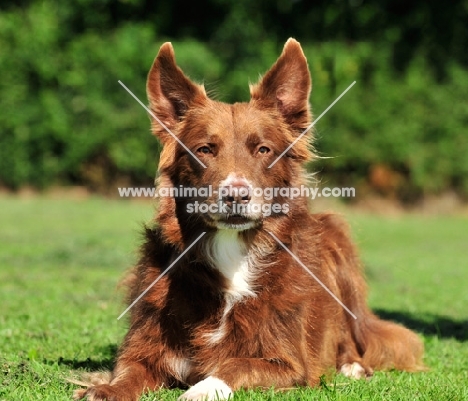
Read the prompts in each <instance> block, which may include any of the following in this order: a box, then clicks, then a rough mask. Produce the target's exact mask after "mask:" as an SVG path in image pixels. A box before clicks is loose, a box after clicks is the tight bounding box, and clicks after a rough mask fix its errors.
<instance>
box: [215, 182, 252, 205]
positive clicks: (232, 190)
mask: <svg viewBox="0 0 468 401" xmlns="http://www.w3.org/2000/svg"><path fill="white" fill-rule="evenodd" d="M220 198H221V199H222V201H223V202H224V203H225V204H226V205H228V206H232V205H233V204H234V203H236V204H242V205H245V204H247V203H249V202H250V199H251V188H250V186H249V185H248V183H247V182H246V181H244V180H238V181H235V182H232V183H230V184H229V185H225V186H222V187H221V188H220Z"/></svg>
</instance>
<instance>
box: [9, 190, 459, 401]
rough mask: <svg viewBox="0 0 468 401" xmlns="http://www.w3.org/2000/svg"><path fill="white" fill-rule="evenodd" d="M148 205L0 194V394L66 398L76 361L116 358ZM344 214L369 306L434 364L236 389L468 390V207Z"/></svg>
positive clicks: (443, 395) (423, 394)
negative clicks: (417, 340) (123, 287)
mask: <svg viewBox="0 0 468 401" xmlns="http://www.w3.org/2000/svg"><path fill="white" fill-rule="evenodd" d="M152 211H153V206H152V205H151V204H150V203H144V202H124V201H116V200H105V199H89V200H72V199H52V198H41V197H40V198H31V199H20V198H13V197H2V198H0V294H1V306H0V400H2V401H3V400H13V401H17V400H54V401H55V400H69V399H70V395H71V393H72V391H73V388H75V386H74V385H71V384H69V383H67V382H66V381H65V378H67V377H70V376H71V375H72V374H73V373H72V372H73V371H76V370H94V369H99V368H109V367H110V366H111V365H112V358H113V355H114V353H115V350H116V347H117V345H118V344H119V343H120V340H121V339H122V337H123V335H124V334H125V330H126V323H125V322H124V320H125V319H123V320H122V321H118V320H117V319H116V318H117V316H118V315H119V314H120V312H122V311H123V308H124V305H123V304H122V302H121V294H120V293H119V291H118V290H117V289H116V286H117V284H118V281H119V279H120V278H121V277H122V274H123V272H124V271H125V270H126V269H127V268H128V267H129V266H131V264H132V261H134V260H135V250H136V249H137V245H138V241H139V230H140V227H141V225H142V223H143V222H145V221H148V220H149V219H151V216H152ZM347 215H348V217H349V220H350V222H351V226H352V229H353V234H354V236H355V238H356V239H357V242H358V244H359V247H360V248H361V251H362V255H363V260H364V262H365V265H366V271H367V275H368V278H369V287H370V291H369V292H370V294H369V295H370V303H371V305H372V307H373V308H374V310H376V311H377V312H378V313H379V314H381V315H382V316H385V317H388V318H392V319H395V320H397V321H400V322H402V323H404V324H406V325H407V326H408V327H410V328H412V329H415V330H417V331H418V332H419V333H420V334H421V335H422V336H423V338H424V341H425V345H426V358H425V361H426V364H427V365H428V366H429V368H430V369H431V370H430V371H429V372H426V373H418V374H408V373H401V372H385V373H382V372H378V373H376V374H375V375H374V377H373V378H372V379H371V380H370V381H350V380H347V379H345V378H343V377H341V376H336V377H335V379H334V380H332V381H331V382H329V383H327V384H326V385H324V386H322V387H321V388H319V389H297V390H292V391H290V392H286V393H281V394H280V393H274V392H273V391H271V390H270V391H266V392H260V391H255V392H253V391H249V392H242V393H239V394H238V395H236V399H238V400H272V399H275V400H291V401H292V400H311V399H314V400H467V399H468V389H467V388H468V386H467V382H468V308H467V305H468V289H467V283H468V269H467V256H466V255H467V248H468V217H467V216H438V217H423V216H417V215H404V216H401V217H396V218H395V217H393V218H389V217H382V216H375V215H374V216H371V215H366V214H358V213H352V212H348V213H347ZM180 394H181V391H177V390H174V391H164V392H160V393H158V394H157V395H155V394H152V395H148V396H146V397H144V398H143V399H144V400H154V399H158V400H176V398H177V396H178V395H180Z"/></svg>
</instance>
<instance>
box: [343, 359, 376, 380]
mask: <svg viewBox="0 0 468 401" xmlns="http://www.w3.org/2000/svg"><path fill="white" fill-rule="evenodd" d="M340 372H341V373H342V374H343V375H345V376H346V377H351V378H352V379H363V378H365V377H368V376H372V372H370V371H367V370H366V369H365V368H364V367H363V366H361V364H359V363H358V362H353V363H345V364H344V365H343V366H342V367H341V370H340Z"/></svg>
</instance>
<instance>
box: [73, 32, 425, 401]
mask: <svg viewBox="0 0 468 401" xmlns="http://www.w3.org/2000/svg"><path fill="white" fill-rule="evenodd" d="M147 90H148V97H149V100H150V107H151V109H152V110H153V112H154V113H156V115H157V116H158V117H159V118H160V119H161V121H163V122H164V124H165V125H166V126H167V127H168V128H169V129H170V130H171V131H172V132H174V134H175V135H177V136H178V137H179V138H180V140H181V141H182V142H183V143H184V144H186V146H187V147H189V149H191V151H192V152H193V153H194V154H195V155H196V156H197V157H198V158H199V159H200V160H201V161H202V162H203V163H204V164H205V165H206V167H207V168H206V169H203V168H202V167H201V166H200V164H199V163H198V162H197V161H196V160H195V159H194V158H193V157H192V155H191V154H189V153H188V152H187V151H186V150H185V149H184V148H183V147H181V146H180V145H179V144H177V142H176V141H174V140H173V138H171V137H170V135H169V134H168V133H167V131H166V130H165V129H163V128H162V127H161V126H160V125H159V123H158V122H156V121H153V125H152V126H153V132H154V134H155V135H156V136H157V137H158V138H159V139H160V140H161V141H162V142H163V144H164V148H163V151H162V154H161V158H160V166H159V173H160V177H159V180H158V185H159V187H160V188H162V187H171V186H175V187H178V186H179V185H183V186H191V187H197V188H201V187H205V186H207V185H214V186H216V185H224V186H226V185H233V186H238V187H246V188H247V187H250V186H256V187H260V188H272V187H281V188H282V187H300V185H302V184H304V185H307V174H306V172H305V168H304V164H305V163H306V162H308V161H310V160H311V159H312V158H313V154H312V152H311V150H310V148H309V147H308V141H310V140H311V138H310V136H311V135H312V134H309V138H306V137H304V138H301V139H300V140H299V141H298V142H297V143H296V144H295V146H294V147H293V148H291V150H290V151H289V152H288V153H287V154H286V155H285V156H284V157H282V158H281V159H279V160H278V162H277V163H276V164H275V165H274V167H272V168H271V169H269V168H268V166H269V165H270V164H271V163H272V162H273V160H275V159H276V157H277V156H278V155H279V154H280V153H281V152H282V151H283V150H284V149H285V148H286V147H287V146H288V145H289V144H290V143H292V142H293V141H294V140H295V138H297V136H298V135H299V134H300V133H301V132H302V131H303V129H304V128H306V127H307V126H308V125H309V124H310V122H311V120H312V115H311V112H310V107H309V103H308V98H309V94H310V90H311V80H310V75H309V71H308V67H307V62H306V59H305V57H304V54H303V53H302V50H301V47H300V45H299V43H298V42H296V41H295V40H293V39H290V40H289V41H288V42H287V43H286V45H285V48H284V50H283V53H282V54H281V56H280V57H279V59H278V61H277V62H276V63H275V64H274V65H273V67H272V68H271V69H270V70H269V71H268V72H267V73H266V74H265V76H264V77H263V78H262V79H261V80H260V82H259V83H258V84H256V85H253V86H251V94H252V98H251V101H250V102H249V103H236V104H234V105H227V104H224V103H220V102H216V101H213V100H211V99H209V98H208V97H207V96H206V94H205V91H204V89H203V87H201V86H199V85H197V84H194V83H193V82H192V81H190V80H189V79H188V78H187V77H186V76H185V75H184V74H183V72H182V70H180V68H179V67H177V65H176V63H175V56H174V51H173V49H172V46H171V45H170V44H167V43H166V44H164V45H163V46H162V47H161V49H160V52H159V54H158V56H157V57H156V60H155V62H154V64H153V67H152V69H151V71H150V74H149V77H148V87H147ZM207 148H208V149H209V151H207ZM233 200H237V201H238V202H244V203H251V204H254V203H258V204H260V205H267V206H268V205H272V204H274V203H276V204H281V205H284V204H286V203H287V206H288V208H287V210H286V209H284V210H280V211H276V212H274V213H272V214H269V215H258V213H257V214H252V213H250V214H249V213H248V212H246V213H245V214H243V215H235V214H233V213H227V214H226V213H223V212H219V213H216V212H214V213H211V214H200V213H198V214H196V213H195V214H191V213H188V212H187V206H188V205H189V204H190V203H193V202H195V201H200V202H203V203H205V204H207V205H212V204H215V203H216V202H219V199H217V198H216V197H215V196H212V197H210V196H208V197H205V198H203V199H199V198H196V197H194V198H181V197H167V198H162V199H161V203H160V207H159V211H158V214H157V216H156V219H155V224H154V226H151V227H148V228H147V229H146V231H145V242H144V244H143V245H142V248H141V257H140V261H139V263H138V264H137V266H136V267H135V268H134V269H133V271H132V272H131V273H130V274H129V276H128V278H127V279H126V284H127V286H128V288H129V296H128V302H129V303H130V302H133V301H134V300H135V299H136V298H137V297H138V296H139V295H140V294H141V293H142V292H143V291H145V290H146V289H147V288H148V287H149V286H150V284H151V283H152V282H153V281H154V280H155V279H156V278H157V277H158V276H159V275H160V274H161V273H162V271H163V270H164V269H165V268H166V267H167V266H169V265H170V264H171V263H172V262H173V261H174V260H175V259H176V258H177V256H178V255H179V254H180V253H181V252H183V251H184V250H185V249H187V248H188V247H189V246H190V245H191V244H192V243H193V242H194V240H195V239H196V238H198V236H199V235H200V234H201V233H202V232H205V233H206V234H205V235H204V236H203V237H202V239H201V240H200V241H199V242H197V243H196V244H195V245H194V246H193V248H191V250H190V252H188V253H186V254H185V255H184V257H183V258H182V259H181V260H180V261H179V262H178V263H177V264H176V266H174V267H173V268H172V269H171V270H170V271H169V272H168V273H167V274H166V275H165V276H164V277H163V278H162V279H161V280H159V281H158V282H157V283H156V284H155V285H154V286H153V287H151V288H150V290H149V291H148V292H147V293H146V295H145V296H144V297H143V298H142V299H140V300H139V301H138V302H137V303H136V304H135V305H134V307H133V308H132V309H131V310H130V312H129V313H130V318H129V324H130V326H129V330H128V333H127V335H126V337H125V340H124V342H123V344H122V345H121V347H120V350H119V353H118V356H117V361H116V365H115V368H114V370H113V372H112V373H111V374H110V375H109V376H108V377H107V379H108V380H106V381H104V382H103V380H102V378H103V377H102V375H101V376H100V380H98V381H97V382H96V381H95V382H92V383H89V387H88V388H84V389H80V390H77V391H76V392H75V395H74V398H75V399H76V400H77V399H80V398H82V397H86V398H87V399H88V400H104V399H105V400H119V401H123V400H137V399H138V398H139V396H140V395H141V394H142V393H144V392H146V391H148V390H157V389H159V388H162V387H187V386H192V387H190V389H189V390H188V391H187V392H186V393H185V394H184V395H183V396H182V399H190V400H196V399H200V400H201V399H205V398H206V399H209V400H211V399H216V398H215V396H216V397H220V398H221V399H222V398H227V397H229V395H230V394H231V393H232V392H233V391H235V390H238V389H240V388H255V387H271V386H275V387H276V388H290V387H292V386H297V385H299V386H316V385H318V384H319V380H320V377H321V375H323V374H325V373H327V372H329V371H330V369H332V370H336V371H338V372H341V373H343V374H345V375H348V376H351V377H356V378H360V377H364V376H370V375H371V374H372V372H373V371H374V370H380V369H401V370H408V371H417V370H421V369H423V364H422V361H421V360H422V354H423V346H422V343H421V341H420V340H419V338H418V336H417V335H416V334H415V333H413V332H411V331H409V330H408V329H406V328H404V327H402V326H400V325H398V324H395V323H392V322H388V321H383V320H380V319H379V318H378V317H377V316H375V315H374V314H373V313H372V312H371V311H370V310H369V308H368V307H367V306H366V291H367V290H366V284H365V281H364V279H363V275H362V272H361V265H360V262H359V259H358V257H357V254H356V251H355V249H354V246H353V244H352V243H351V241H350V235H349V233H348V230H347V227H346V225H345V224H344V223H343V222H342V221H341V220H340V219H339V218H337V217H336V216H334V215H332V214H312V213H310V212H309V210H308V206H307V199H305V198H297V199H289V198H286V197H284V196H280V195H277V196H275V197H274V198H273V199H271V200H265V199H262V198H259V197H258V196H252V197H251V198H247V197H244V198H236V197H235V196H234V195H232V196H231V195H230V196H228V197H225V198H223V199H221V201H223V202H224V203H225V204H231V203H232V201H233ZM270 233H273V234H274V236H275V237H276V238H278V239H279V240H280V241H281V242H282V243H283V244H284V245H285V246H286V247H287V248H288V249H289V250H290V251H291V252H292V253H293V254H294V255H296V256H297V257H298V258H299V259H300V260H301V261H302V263H303V264H304V265H305V266H307V268H308V269H309V270H310V272H312V273H313V274H315V275H316V276H317V277H318V278H319V279H320V281H321V282H322V283H324V284H325V285H326V286H327V287H328V288H329V289H330V291H332V292H333V293H334V294H335V295H336V296H337V297H338V298H339V299H340V300H341V302H342V303H343V304H345V305H346V306H347V307H348V308H349V309H350V310H351V311H352V312H353V314H354V315H356V317H357V319H356V320H355V319H354V318H353V317H352V316H350V315H349V314H348V313H347V312H346V311H345V310H344V309H343V308H342V307H341V306H340V305H339V304H338V303H337V302H336V301H335V300H334V299H333V298H332V297H331V296H330V295H329V294H328V293H327V292H326V291H325V290H324V289H323V288H322V287H321V286H320V285H319V284H318V283H317V281H315V280H314V279H313V278H312V277H311V275H309V274H308V272H306V271H305V270H304V269H303V268H302V267H301V266H300V265H299V264H298V263H297V262H296V261H295V260H294V259H293V258H292V257H291V255H290V254H289V253H288V252H286V251H285V250H284V249H283V248H282V247H281V246H280V245H279V244H278V243H277V242H276V240H275V239H274V238H273V237H272V235H270Z"/></svg>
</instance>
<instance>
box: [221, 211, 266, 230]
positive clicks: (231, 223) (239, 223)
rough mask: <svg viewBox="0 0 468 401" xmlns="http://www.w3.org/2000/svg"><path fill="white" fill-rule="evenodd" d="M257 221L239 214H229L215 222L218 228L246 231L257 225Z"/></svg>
mask: <svg viewBox="0 0 468 401" xmlns="http://www.w3.org/2000/svg"><path fill="white" fill-rule="evenodd" d="M257 224H258V223H257V221H256V220H253V219H252V218H249V217H246V216H243V215H241V214H229V215H226V216H223V217H222V218H220V219H219V220H217V221H216V226H217V227H218V228H228V229H234V230H248V229H249V228H253V227H255V226H256V225H257Z"/></svg>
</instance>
